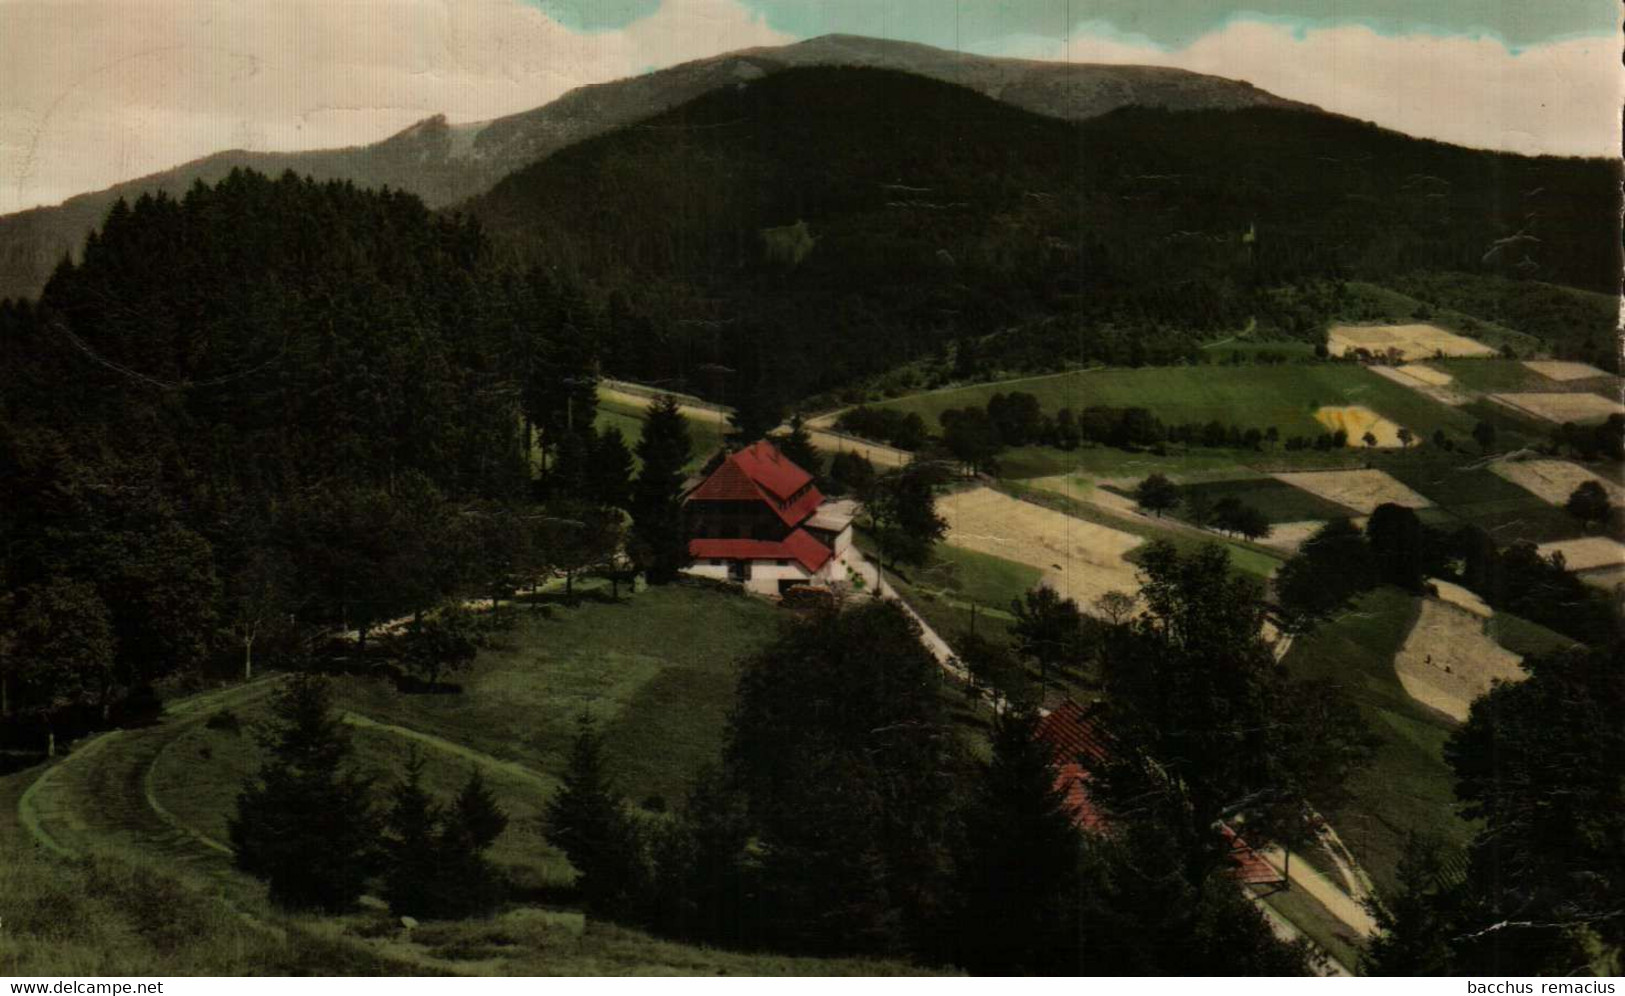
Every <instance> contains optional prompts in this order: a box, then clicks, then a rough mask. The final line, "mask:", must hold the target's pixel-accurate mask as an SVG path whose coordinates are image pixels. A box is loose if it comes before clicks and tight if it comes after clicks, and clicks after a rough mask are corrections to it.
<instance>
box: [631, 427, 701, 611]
mask: <svg viewBox="0 0 1625 996" xmlns="http://www.w3.org/2000/svg"><path fill="white" fill-rule="evenodd" d="M691 455H692V449H691V444H690V442H689V435H688V423H687V422H685V421H684V419H683V415H682V412H681V411H680V410H679V409H678V407H677V402H676V401H675V400H673V399H672V398H671V397H669V396H667V397H662V398H660V399H659V400H658V401H655V402H654V403H653V404H651V405H650V406H649V413H648V416H647V418H645V420H644V423H643V435H642V437H641V438H640V439H639V440H638V459H639V460H640V461H642V463H643V469H642V470H641V471H640V472H639V473H638V478H637V481H636V482H635V484H634V486H633V489H632V546H631V551H630V552H631V554H632V558H633V561H634V562H635V563H636V564H637V565H638V567H639V568H640V569H641V570H642V571H643V572H644V575H645V577H646V578H647V580H648V582H649V583H650V584H665V583H667V582H669V581H673V580H675V579H676V577H677V574H678V572H679V571H681V570H682V569H683V567H685V566H686V565H687V564H688V559H689V558H688V538H687V536H686V535H685V534H684V529H683V503H682V491H683V468H684V467H686V466H687V465H688V461H689V458H690V456H691Z"/></svg>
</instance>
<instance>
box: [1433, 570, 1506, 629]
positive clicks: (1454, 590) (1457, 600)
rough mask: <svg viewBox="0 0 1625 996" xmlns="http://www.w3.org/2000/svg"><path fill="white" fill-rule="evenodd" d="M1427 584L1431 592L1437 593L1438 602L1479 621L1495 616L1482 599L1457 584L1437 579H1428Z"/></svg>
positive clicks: (1493, 611)
mask: <svg viewBox="0 0 1625 996" xmlns="http://www.w3.org/2000/svg"><path fill="white" fill-rule="evenodd" d="M1428 584H1430V585H1432V586H1433V590H1434V591H1436V592H1438V593H1439V601H1441V602H1449V603H1450V604H1451V605H1454V606H1455V607H1456V608H1458V609H1464V610H1466V611H1467V612H1471V613H1472V614H1473V615H1475V616H1478V617H1479V618H1480V619H1488V618H1490V617H1491V616H1493V615H1495V610H1494V609H1492V608H1490V607H1489V606H1488V605H1486V604H1485V603H1484V600H1483V599H1482V598H1479V597H1478V595H1477V594H1476V593H1474V592H1472V591H1468V590H1467V589H1466V588H1463V587H1462V586H1461V585H1459V584H1451V583H1450V582H1449V581H1440V580H1439V579H1438V578H1428Z"/></svg>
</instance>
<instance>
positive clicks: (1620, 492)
mask: <svg viewBox="0 0 1625 996" xmlns="http://www.w3.org/2000/svg"><path fill="white" fill-rule="evenodd" d="M1490 470H1492V471H1494V472H1495V473H1496V474H1498V475H1500V476H1501V477H1504V478H1506V479H1507V480H1509V481H1511V482H1512V483H1513V484H1516V485H1517V486H1518V487H1520V488H1523V489H1524V490H1525V491H1528V492H1529V493H1530V494H1532V495H1534V496H1535V497H1537V498H1539V499H1540V500H1541V501H1546V502H1550V503H1552V504H1553V505H1561V504H1563V503H1564V502H1566V501H1568V500H1569V495H1572V494H1573V493H1574V489H1575V488H1577V487H1579V486H1580V485H1582V484H1584V483H1585V482H1587V481H1596V482H1597V483H1599V484H1601V485H1602V486H1603V490H1605V491H1607V492H1608V500H1609V501H1611V502H1615V503H1625V486H1621V484H1620V482H1619V481H1618V480H1617V479H1615V480H1609V479H1608V478H1606V477H1600V476H1598V475H1597V474H1595V473H1592V472H1591V471H1589V470H1587V469H1586V468H1584V467H1582V466H1580V465H1579V464H1577V463H1570V462H1569V461H1567V460H1516V461H1513V460H1502V461H1499V462H1497V463H1494V464H1491V465H1490Z"/></svg>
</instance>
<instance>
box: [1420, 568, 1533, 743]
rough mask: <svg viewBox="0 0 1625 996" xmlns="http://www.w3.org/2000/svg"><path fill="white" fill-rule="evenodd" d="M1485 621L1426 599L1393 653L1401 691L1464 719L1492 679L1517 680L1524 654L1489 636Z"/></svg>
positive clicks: (1455, 608) (1453, 607) (1436, 600)
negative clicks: (1402, 640) (1502, 644)
mask: <svg viewBox="0 0 1625 996" xmlns="http://www.w3.org/2000/svg"><path fill="white" fill-rule="evenodd" d="M1485 622H1486V620H1485V619H1484V617H1482V616H1480V615H1476V614H1474V613H1472V612H1468V611H1466V610H1463V609H1460V608H1457V607H1456V606H1454V605H1451V604H1449V603H1448V602H1443V601H1440V600H1438V599H1434V598H1428V599H1424V600H1423V601H1422V613H1421V615H1420V616H1418V617H1417V620H1416V625H1415V626H1414V627H1412V628H1411V632H1410V635H1409V636H1407V637H1406V638H1405V645H1404V646H1402V647H1400V648H1399V653H1397V654H1395V655H1394V671H1395V672H1396V673H1397V674H1398V676H1399V683H1400V684H1401V685H1402V686H1404V688H1405V693H1406V694H1407V695H1409V696H1410V697H1411V698H1413V699H1415V700H1416V701H1418V702H1421V703H1422V704H1423V705H1427V706H1431V707H1433V708H1434V709H1437V710H1439V711H1440V712H1442V713H1444V714H1445V715H1447V716H1450V717H1452V718H1453V719H1456V720H1458V721H1464V720H1466V719H1467V710H1468V709H1469V707H1471V705H1472V703H1473V700H1474V699H1476V698H1478V697H1479V696H1480V695H1483V694H1484V693H1485V692H1487V691H1489V690H1490V683H1491V682H1492V681H1495V680H1497V679H1499V680H1501V681H1521V680H1522V679H1523V677H1524V671H1523V669H1522V668H1521V667H1519V666H1518V662H1519V661H1520V660H1522V658H1521V657H1519V656H1518V655H1517V654H1515V653H1513V652H1512V651H1510V650H1507V649H1505V648H1504V647H1502V646H1501V645H1500V644H1498V643H1496V642H1495V641H1494V640H1492V639H1490V637H1489V635H1488V634H1486V633H1485V632H1484V626H1485Z"/></svg>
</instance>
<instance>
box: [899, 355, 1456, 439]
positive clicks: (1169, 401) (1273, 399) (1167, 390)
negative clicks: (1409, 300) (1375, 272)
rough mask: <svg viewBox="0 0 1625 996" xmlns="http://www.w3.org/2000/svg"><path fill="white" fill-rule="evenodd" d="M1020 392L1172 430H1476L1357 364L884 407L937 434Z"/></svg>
mask: <svg viewBox="0 0 1625 996" xmlns="http://www.w3.org/2000/svg"><path fill="white" fill-rule="evenodd" d="M1012 391H1025V392H1027V393H1029V394H1032V395H1034V396H1036V397H1037V398H1038V401H1039V404H1040V405H1041V406H1042V407H1043V409H1044V410H1045V411H1046V412H1049V413H1051V414H1053V413H1054V412H1056V411H1058V410H1060V409H1061V408H1071V409H1072V410H1073V411H1081V410H1082V409H1084V408H1087V407H1090V406H1092V405H1102V406H1106V407H1110V408H1128V407H1142V408H1147V409H1149V410H1150V411H1151V412H1152V413H1153V414H1154V415H1156V416H1157V417H1158V418H1160V419H1162V421H1163V422H1165V423H1170V424H1173V423H1183V422H1199V423H1206V422H1209V421H1214V420H1217V421H1219V422H1221V423H1224V424H1225V425H1239V426H1241V427H1243V428H1258V429H1267V428H1269V427H1270V426H1274V427H1275V428H1276V429H1277V430H1279V432H1280V434H1281V436H1282V438H1283V439H1285V438H1288V437H1291V436H1295V435H1303V436H1311V437H1313V436H1318V435H1319V434H1321V433H1323V432H1325V431H1326V427H1325V426H1323V425H1321V423H1320V422H1318V421H1317V420H1316V419H1315V410H1316V409H1318V408H1321V407H1325V406H1338V405H1364V406H1366V407H1367V408H1370V409H1371V410H1373V411H1375V412H1377V413H1378V414H1379V415H1382V416H1384V417H1385V418H1388V419H1389V420H1391V421H1393V422H1396V423H1398V424H1400V425H1403V426H1406V427H1408V428H1410V429H1411V430H1412V431H1413V432H1415V433H1417V434H1418V435H1419V436H1423V437H1428V436H1431V435H1432V434H1433V433H1434V431H1435V430H1438V429H1443V430H1444V431H1445V432H1446V433H1449V434H1451V435H1454V436H1457V437H1466V436H1468V435H1469V434H1470V433H1471V432H1472V428H1473V421H1472V419H1471V418H1470V417H1469V416H1467V415H1465V414H1463V413H1462V412H1460V411H1457V410H1456V409H1453V408H1451V407H1449V406H1448V405H1442V404H1440V403H1438V402H1436V401H1434V400H1432V399H1431V398H1427V397H1424V396H1423V395H1421V394H1420V393H1418V392H1416V391H1413V390H1410V389H1409V388H1405V387H1401V386H1400V385H1398V384H1395V383H1393V382H1392V381H1388V380H1385V379H1383V378H1381V377H1379V376H1377V375H1376V374H1374V373H1372V372H1371V371H1369V370H1366V369H1365V368H1363V367H1360V366H1358V365H1356V364H1353V363H1297V364H1285V365H1280V366H1239V367H1224V368H1214V367H1211V366H1196V367H1141V368H1138V369H1123V368H1112V369H1104V370H1083V371H1077V372H1073V373H1066V374H1055V375H1050V376H1044V377H1032V378H1027V379H1024V380H1010V381H1002V382H999V383H996V384H977V385H973V386H969V387H961V388H951V389H947V390H940V391H930V392H926V393H923V394H916V395H911V396H909V397H904V398H897V399H894V400H891V401H887V402H883V403H882V407H887V408H895V409H897V410H899V411H906V412H916V413H918V414H919V415H920V417H922V418H924V419H925V420H926V422H927V423H928V424H930V425H932V426H933V427H934V426H936V425H937V424H938V421H937V420H938V417H939V416H940V415H941V414H942V413H943V412H944V411H947V410H948V409H950V408H961V407H964V406H966V405H978V406H985V405H986V404H987V400H988V399H989V398H991V397H992V396H993V395H994V394H995V393H1000V392H1002V393H1006V394H1008V393H1010V392H1012Z"/></svg>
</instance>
